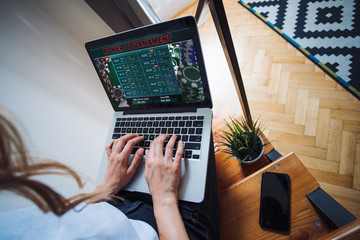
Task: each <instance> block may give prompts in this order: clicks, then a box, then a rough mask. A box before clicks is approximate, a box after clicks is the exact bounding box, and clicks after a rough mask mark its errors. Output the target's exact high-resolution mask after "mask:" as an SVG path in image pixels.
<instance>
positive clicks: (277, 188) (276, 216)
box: [259, 172, 290, 233]
mask: <svg viewBox="0 0 360 240" xmlns="http://www.w3.org/2000/svg"><path fill="white" fill-rule="evenodd" d="M259 221H260V226H261V227H263V228H267V229H272V230H275V231H280V232H284V233H287V232H289V229H290V177H289V176H288V175H287V174H283V173H273V172H264V173H263V174H262V180H261V200H260V219H259Z"/></svg>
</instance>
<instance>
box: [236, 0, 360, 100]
mask: <svg viewBox="0 0 360 240" xmlns="http://www.w3.org/2000/svg"><path fill="white" fill-rule="evenodd" d="M239 3H240V4H241V5H242V6H244V7H246V8H247V9H248V10H249V11H251V12H252V13H253V14H255V15H256V16H257V17H258V18H259V19H261V20H262V21H263V22H265V23H266V24H267V25H268V26H270V27H271V28H272V29H273V30H274V31H276V32H277V33H279V34H280V35H281V36H282V37H283V38H285V39H286V40H287V41H288V42H290V43H291V44H292V45H294V46H295V47H296V48H297V49H298V50H299V51H301V52H302V53H303V54H305V55H306V56H307V57H308V58H309V59H310V60H311V61H313V62H314V63H315V64H316V65H318V66H319V67H320V68H321V69H323V70H324V71H325V72H326V73H327V74H329V75H330V76H331V77H332V78H333V79H334V80H335V81H337V82H338V83H339V84H341V85H342V86H343V87H344V88H345V89H347V90H348V91H349V92H350V93H352V94H353V95H354V96H355V97H357V98H358V99H359V100H360V1H359V0H245V1H239Z"/></svg>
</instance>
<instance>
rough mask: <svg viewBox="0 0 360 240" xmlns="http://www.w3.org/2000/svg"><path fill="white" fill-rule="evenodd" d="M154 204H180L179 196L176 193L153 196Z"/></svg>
mask: <svg viewBox="0 0 360 240" xmlns="http://www.w3.org/2000/svg"><path fill="white" fill-rule="evenodd" d="M152 200H153V204H154V206H176V207H177V206H178V197H177V195H176V194H168V195H160V196H152Z"/></svg>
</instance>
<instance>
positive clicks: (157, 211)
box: [145, 135, 188, 239]
mask: <svg viewBox="0 0 360 240" xmlns="http://www.w3.org/2000/svg"><path fill="white" fill-rule="evenodd" d="M168 138H169V136H167V135H161V136H159V137H157V138H156V139H155V140H154V141H153V142H152V143H151V145H150V150H148V151H147V152H146V168H145V178H146V181H147V183H148V186H149V190H150V193H151V196H152V199H153V204H154V215H155V219H156V223H157V226H158V229H159V237H160V239H188V235H187V233H186V229H185V226H184V223H183V220H182V217H181V215H180V211H179V206H178V188H179V182H180V173H181V158H182V156H183V152H184V145H183V143H182V142H181V141H179V143H178V148H177V150H176V154H175V158H174V160H173V157H172V156H173V148H174V145H175V141H176V136H172V137H171V138H170V140H169V142H168V144H167V146H166V150H165V155H164V154H163V145H164V142H165V141H166V140H167V139H168Z"/></svg>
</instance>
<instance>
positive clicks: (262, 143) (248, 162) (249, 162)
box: [235, 136, 264, 164]
mask: <svg viewBox="0 0 360 240" xmlns="http://www.w3.org/2000/svg"><path fill="white" fill-rule="evenodd" d="M258 137H259V138H260V141H261V145H262V149H261V153H260V154H259V156H258V157H257V158H255V159H254V160H251V161H242V162H241V164H254V163H255V162H257V161H258V160H259V159H260V158H261V156H262V155H263V153H264V140H263V139H262V138H261V137H260V136H258ZM235 158H236V159H237V160H238V161H240V160H239V159H238V158H237V157H235Z"/></svg>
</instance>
